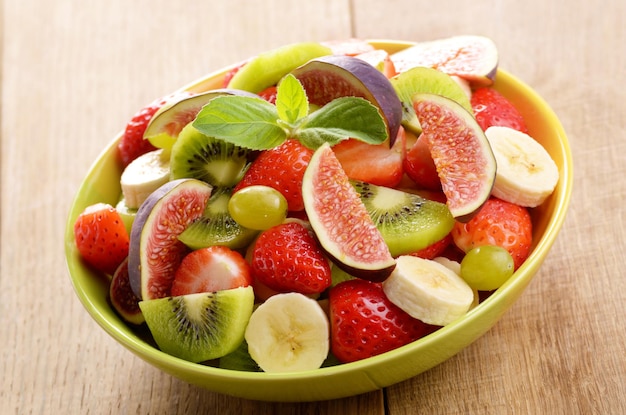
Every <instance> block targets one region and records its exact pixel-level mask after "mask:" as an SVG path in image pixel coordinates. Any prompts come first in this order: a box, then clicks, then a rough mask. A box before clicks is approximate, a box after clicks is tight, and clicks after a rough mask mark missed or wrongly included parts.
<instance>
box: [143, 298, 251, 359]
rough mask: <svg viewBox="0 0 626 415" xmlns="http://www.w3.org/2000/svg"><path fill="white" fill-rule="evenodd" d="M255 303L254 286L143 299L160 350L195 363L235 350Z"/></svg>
mask: <svg viewBox="0 0 626 415" xmlns="http://www.w3.org/2000/svg"><path fill="white" fill-rule="evenodd" d="M253 306H254V292H253V289H252V287H251V286H248V287H239V288H233V289H230V290H222V291H217V292H212V293H195V294H187V295H182V296H179V297H166V298H159V299H156V300H146V301H141V302H139V307H140V308H141V312H142V313H143V315H144V318H145V319H146V323H147V325H148V328H149V329H150V333H151V334H152V337H153V338H154V341H155V342H156V344H157V345H158V347H159V349H161V351H163V352H165V353H167V354H169V355H172V356H175V357H179V358H181V359H184V360H188V361H190V362H195V363H199V362H204V361H207V360H212V359H218V358H220V357H222V356H225V355H227V354H229V353H232V352H233V351H235V350H236V349H237V347H239V345H240V344H241V342H242V341H243V338H244V332H245V329H246V326H247V325H248V320H249V319H250V316H251V315H252V309H253Z"/></svg>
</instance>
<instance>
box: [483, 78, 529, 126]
mask: <svg viewBox="0 0 626 415" xmlns="http://www.w3.org/2000/svg"><path fill="white" fill-rule="evenodd" d="M471 104H472V109H473V110H474V115H475V117H476V121H478V124H479V125H480V126H481V128H482V129H483V131H485V130H486V129H487V128H489V127H491V126H494V125H495V126H500V127H509V128H513V129H515V130H518V131H521V132H523V133H526V134H528V127H527V126H526V122H525V121H524V117H522V114H521V113H520V112H519V111H518V110H517V108H515V106H514V105H513V104H512V103H511V101H509V100H508V99H506V98H505V97H504V96H503V95H502V94H501V93H500V92H498V91H497V90H495V89H493V88H492V87H483V88H479V89H477V90H476V91H474V93H473V94H472V98H471Z"/></svg>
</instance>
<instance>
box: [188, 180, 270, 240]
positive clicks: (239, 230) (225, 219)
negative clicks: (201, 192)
mask: <svg viewBox="0 0 626 415" xmlns="http://www.w3.org/2000/svg"><path fill="white" fill-rule="evenodd" d="M231 195H232V190H231V189H230V188H216V189H214V190H213V192H212V194H211V197H210V198H209V201H208V202H207V205H206V208H205V209H204V213H203V214H202V216H200V217H199V218H198V219H196V220H195V221H193V222H192V223H191V224H189V225H188V226H187V228H185V230H184V231H183V232H182V233H181V234H180V235H178V240H180V241H181V242H182V243H184V244H185V245H187V246H188V247H189V248H191V249H200V248H206V247H208V246H212V245H223V246H227V247H229V248H231V249H241V248H244V247H246V246H248V244H249V243H250V242H251V241H252V239H254V238H255V237H256V235H257V234H258V231H255V230H253V229H249V228H245V227H243V226H241V225H240V224H239V223H237V222H236V221H235V220H234V219H233V218H232V216H230V213H228V201H229V200H230V198H231Z"/></svg>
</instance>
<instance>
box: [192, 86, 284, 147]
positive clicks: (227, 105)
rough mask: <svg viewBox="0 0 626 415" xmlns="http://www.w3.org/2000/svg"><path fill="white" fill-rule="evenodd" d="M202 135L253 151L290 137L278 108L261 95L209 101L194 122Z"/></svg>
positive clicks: (229, 97) (276, 144) (234, 96)
mask: <svg viewBox="0 0 626 415" xmlns="http://www.w3.org/2000/svg"><path fill="white" fill-rule="evenodd" d="M193 126H194V127H195V128H196V129H198V131H200V132H201V133H203V134H206V135H208V136H210V137H215V138H219V139H221V140H224V141H226V142H229V143H232V144H235V145H238V146H240V147H244V148H248V149H252V150H266V149H269V148H273V147H276V146H278V145H279V144H281V143H282V142H283V141H285V140H286V139H287V132H286V131H285V129H283V128H282V127H281V126H280V125H279V124H278V112H277V110H276V107H275V106H274V105H272V104H270V103H269V102H267V101H265V100H263V99H261V98H252V97H244V96H237V95H223V96H219V97H216V98H213V99H212V100H211V101H209V103H208V104H206V105H205V106H204V107H202V109H201V110H200V112H199V113H198V115H197V116H196V119H195V120H194V121H193Z"/></svg>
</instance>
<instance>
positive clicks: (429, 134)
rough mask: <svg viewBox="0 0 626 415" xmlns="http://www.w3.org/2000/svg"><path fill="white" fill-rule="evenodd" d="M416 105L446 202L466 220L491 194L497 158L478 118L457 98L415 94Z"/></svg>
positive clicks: (456, 214) (424, 137) (414, 101)
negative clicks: (454, 99)
mask: <svg viewBox="0 0 626 415" xmlns="http://www.w3.org/2000/svg"><path fill="white" fill-rule="evenodd" d="M413 107H414V109H415V113H416V114H417V118H418V120H419V123H420V125H421V126H422V131H423V132H422V136H421V137H422V138H423V139H424V140H426V143H427V146H428V148H429V150H430V154H431V156H432V158H433V161H434V162H435V166H436V168H437V174H438V175H439V179H440V180H441V187H442V190H443V192H444V194H445V195H446V199H447V202H446V203H447V205H448V208H449V209H450V212H451V213H452V216H454V218H455V219H457V220H458V221H461V222H466V221H468V220H470V219H471V218H472V216H473V215H474V214H475V213H476V212H478V210H479V209H480V207H481V206H482V205H483V204H484V203H485V201H486V200H487V199H488V198H489V195H490V194H491V189H492V187H493V184H494V181H495V177H496V159H495V157H494V154H493V151H492V150H491V146H490V145H489V141H488V140H487V137H486V136H485V133H484V132H483V130H482V128H481V127H480V125H478V123H477V122H476V119H475V118H474V116H473V115H472V114H470V113H469V112H468V111H467V110H466V109H464V108H463V107H462V106H461V105H460V104H458V103H457V102H455V101H453V100H451V99H449V98H446V97H443V96H441V95H435V94H416V95H415V96H413Z"/></svg>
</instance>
